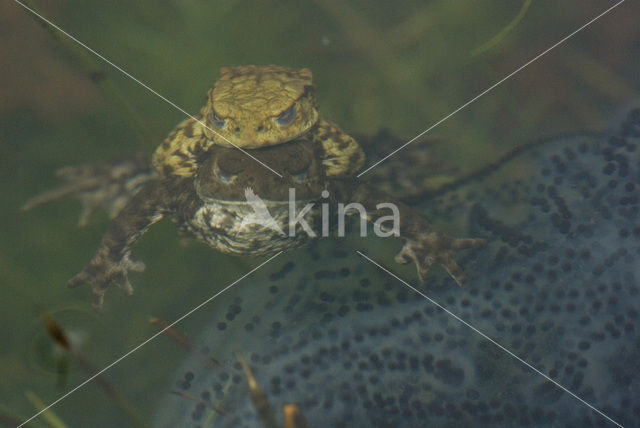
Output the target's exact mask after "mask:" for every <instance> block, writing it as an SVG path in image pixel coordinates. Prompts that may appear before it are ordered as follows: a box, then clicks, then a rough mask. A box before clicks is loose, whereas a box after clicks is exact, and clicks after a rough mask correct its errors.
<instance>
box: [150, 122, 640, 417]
mask: <svg viewBox="0 0 640 428" xmlns="http://www.w3.org/2000/svg"><path fill="white" fill-rule="evenodd" d="M639 146H640V110H634V111H632V112H631V113H629V115H628V116H627V117H626V119H625V120H624V121H623V122H622V124H621V125H620V126H618V127H617V129H616V130H615V131H614V132H613V133H612V134H610V135H588V134H583V135H576V136H573V137H562V138H559V139H556V140H552V141H549V142H547V143H546V144H545V145H543V146H540V147H539V148H537V149H535V150H534V151H532V152H530V153H528V154H526V155H524V156H523V157H522V158H521V159H519V160H517V162H524V165H527V167H528V168H530V171H531V172H530V173H527V174H525V176H524V177H523V178H522V179H521V180H520V181H514V180H513V179H510V178H507V179H504V178H501V177H499V176H498V175H496V176H495V177H492V178H489V179H488V180H485V181H483V182H482V183H480V184H476V185H474V186H471V188H470V189H462V191H463V192H464V193H462V192H460V193H451V194H448V195H445V196H444V197H443V198H441V199H439V200H436V201H428V203H425V206H423V207H420V208H421V209H422V210H424V211H425V212H427V214H428V216H429V217H431V218H442V217H446V218H453V219H456V218H466V220H465V222H466V223H467V224H468V225H469V226H470V229H471V230H470V231H465V233H460V234H463V235H473V236H479V237H484V238H485V239H487V241H488V242H489V245H488V247H487V248H486V249H484V250H479V251H478V250H475V251H469V252H468V253H467V254H466V257H465V258H462V259H461V260H460V265H461V267H462V268H463V269H464V271H465V272H466V273H467V274H468V276H469V277H470V278H472V279H471V280H470V283H469V284H468V286H467V287H466V288H465V289H464V290H460V289H459V288H458V287H457V286H455V285H454V283H453V281H452V280H451V279H450V278H448V277H446V276H445V275H444V274H443V275H440V276H434V277H432V278H431V279H430V280H429V282H427V283H426V284H425V285H424V286H421V285H417V284H414V285H415V286H416V287H418V288H419V289H420V290H421V291H422V292H424V293H425V294H427V295H428V296H430V297H431V298H433V299H434V300H436V301H437V302H439V303H440V304H442V305H443V306H445V307H446V308H448V309H449V310H451V311H452V312H453V313H455V314H457V315H459V316H460V317H461V318H463V319H464V320H466V321H468V322H469V323H470V324H472V325H473V326H475V327H476V328H478V329H479V330H480V331H482V332H484V333H486V334H487V335H488V336H490V337H492V338H493V339H495V340H496V341H498V342H499V343H501V344H502V345H504V346H505V347H506V348H508V349H510V350H511V351H513V352H514V353H515V354H517V355H518V356H520V357H521V358H523V359H524V360H526V361H527V362H529V363H531V364H532V365H533V366H535V367H536V368H537V369H539V370H541V371H542V372H544V373H546V374H548V375H549V376H550V377H551V378H553V379H554V380H556V381H558V382H559V383H560V384H562V385H564V386H565V387H567V388H568V389H569V390H571V391H572V392H574V393H575V394H577V395H578V396H580V397H581V398H583V399H584V400H586V401H587V402H589V403H590V404H592V405H594V406H595V407H597V408H598V409H600V410H602V411H603V412H604V413H606V414H607V415H608V416H610V417H611V418H613V419H615V420H616V421H618V422H619V423H621V424H623V425H628V424H631V423H632V422H633V421H635V420H637V418H638V416H640V406H638V404H637V403H639V402H640V386H639V385H640V375H639V374H638V373H640V371H639V370H638V361H640V334H639V332H638V331H637V327H636V326H635V324H637V322H638V318H639V317H640V300H639V299H640V297H639V295H638V294H639V291H640V281H639V279H640V226H639V225H638V222H637V218H638V210H639V192H638V183H640V154H639V150H640V148H639ZM519 165H523V163H520V164H519ZM427 205H428V206H427ZM367 243H368V242H367ZM367 243H364V242H363V243H361V244H362V245H358V247H359V248H360V247H364V246H365V245H366V244H367ZM395 243H396V241H391V242H389V243H386V242H385V245H393V244H395ZM359 244H360V243H359ZM353 249H355V247H354V248H353ZM363 251H364V252H365V253H367V251H366V250H363ZM277 265H279V266H278V267H276V266H277ZM267 271H269V272H267ZM438 285H440V286H438ZM204 310H206V311H207V312H208V316H209V317H210V323H209V325H208V327H206V328H205V329H204V331H202V333H201V336H200V340H199V341H198V343H199V344H200V345H201V346H203V347H206V348H207V349H206V350H208V351H209V352H210V354H211V355H212V356H213V357H215V358H216V359H218V360H222V361H223V363H224V366H223V367H220V368H216V369H209V368H206V367H204V366H203V365H202V364H201V362H200V361H199V360H197V359H196V358H192V359H189V360H187V361H186V362H185V363H184V364H183V365H182V367H181V368H180V369H179V370H178V373H177V375H176V380H175V381H174V383H173V385H172V387H171V388H172V389H174V390H179V391H184V392H188V393H190V394H192V395H194V396H200V397H202V398H203V399H205V398H206V400H210V401H211V402H213V403H216V404H219V405H221V406H222V407H224V409H225V410H226V411H227V412H229V416H219V417H218V418H217V420H216V424H215V426H234V427H235V426H258V425H259V421H258V419H257V415H256V412H255V409H254V408H253V406H252V404H251V401H250V399H249V391H248V387H247V385H246V379H245V377H244V376H243V373H242V368H241V366H240V364H238V363H237V360H236V359H235V356H234V354H233V352H232V350H233V351H236V352H239V353H240V354H242V355H243V357H244V358H245V359H246V360H247V362H248V364H249V365H250V367H251V370H252V372H253V373H254V375H255V377H256V379H257V380H258V382H259V383H260V385H261V386H262V388H263V389H264V390H265V392H266V394H267V396H268V397H269V400H270V402H271V404H272V405H274V407H278V406H279V405H282V404H284V403H296V404H298V405H299V406H300V408H301V409H302V411H303V412H304V414H305V416H306V417H307V419H308V420H309V422H310V425H311V426H336V427H341V426H344V427H346V426H349V427H352V426H380V427H382V426H394V427H395V426H407V427H412V426H425V425H431V426H496V425H498V426H514V425H518V426H537V425H541V424H547V425H548V424H556V425H574V426H603V425H604V424H606V423H607V421H606V420H605V419H604V418H602V417H601V416H600V415H598V414H597V413H595V412H594V411H592V410H591V409H589V408H588V407H586V406H584V405H583V404H582V403H580V402H579V401H577V400H575V399H574V398H573V397H571V396H570V395H568V394H567V393H565V392H563V391H562V390H561V389H559V388H557V387H556V386H554V385H553V384H551V383H550V382H548V381H546V380H545V379H543V378H542V377H540V376H539V375H537V374H535V373H534V372H532V371H531V370H529V369H528V368H526V367H525V366H523V365H522V364H521V363H519V362H518V361H516V360H514V359H513V358H512V357H510V356H508V355H507V354H505V353H504V352H502V351H501V350H499V349H498V348H496V347H495V346H494V345H492V344H490V343H489V342H487V341H486V340H483V339H482V338H481V337H479V336H478V335H477V334H475V333H474V332H472V331H471V330H469V329H468V328H467V327H465V326H463V325H461V324H460V323H459V322H458V321H456V320H455V319H453V318H451V317H450V316H449V315H448V314H446V313H444V312H443V311H442V310H440V309H438V308H437V307H435V306H433V305H432V304H431V303H429V302H428V301H426V300H425V299H423V298H422V297H420V296H419V295H417V294H416V293H414V292H412V291H411V290H409V289H408V288H406V287H405V286H404V285H403V284H402V283H400V282H398V281H397V280H395V279H394V278H392V277H390V276H388V275H387V274H385V273H383V272H381V271H380V270H378V269H377V268H376V267H375V266H373V265H371V264H368V262H365V261H363V260H362V259H361V258H360V257H358V256H357V255H355V253H354V252H353V251H351V250H350V249H347V248H345V245H344V243H343V242H336V241H333V242H331V241H327V240H324V241H322V242H318V243H316V244H315V245H314V246H312V247H310V248H308V249H305V250H303V251H300V252H298V253H297V254H296V256H295V257H293V256H292V255H283V256H281V260H279V261H278V262H276V263H274V264H272V265H269V266H268V267H266V268H265V269H264V271H262V272H258V274H257V275H256V276H255V277H253V278H252V279H251V280H248V281H247V284H244V286H243V285H240V286H239V287H237V288H234V289H232V290H230V291H229V292H228V294H225V295H222V296H220V298H219V299H218V300H216V301H214V302H213V303H212V305H211V306H209V307H207V308H206V309H204ZM206 400H205V401H206ZM207 412H208V410H207V408H206V406H204V405H203V404H202V403H199V404H196V403H194V402H190V401H187V400H184V399H181V398H180V397H178V396H170V397H168V398H167V399H166V401H165V402H164V403H163V406H162V407H161V410H160V411H159V413H158V415H157V417H156V425H157V426H167V427H169V426H194V427H195V426H207V425H206V421H207Z"/></svg>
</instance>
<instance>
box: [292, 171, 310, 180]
mask: <svg viewBox="0 0 640 428" xmlns="http://www.w3.org/2000/svg"><path fill="white" fill-rule="evenodd" d="M291 178H293V181H296V182H298V183H304V182H305V181H307V180H308V179H309V174H308V173H307V170H306V169H304V170H302V171H299V172H296V173H295V174H291Z"/></svg>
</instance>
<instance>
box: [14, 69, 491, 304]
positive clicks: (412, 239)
mask: <svg viewBox="0 0 640 428" xmlns="http://www.w3.org/2000/svg"><path fill="white" fill-rule="evenodd" d="M248 88H250V89H251V90H253V91H254V97H251V96H249V95H248V94H247V91H248ZM279 90H281V91H282V92H281V93H280V92H278V91H279ZM235 91H237V92H238V93H237V94H236V93H235ZM314 92H315V91H314V89H313V86H312V85H311V73H310V72H309V71H308V70H298V71H295V70H290V69H285V68H282V67H275V66H269V67H255V66H248V67H237V68H229V69H223V71H222V73H221V78H220V80H219V81H218V82H217V83H216V86H215V87H214V88H213V90H212V91H211V92H210V93H209V98H208V99H209V102H208V103H207V105H206V106H205V107H204V108H203V110H202V112H201V113H200V116H199V117H201V118H204V117H207V116H209V117H211V116H212V115H211V114H210V112H211V111H215V114H216V117H215V118H213V119H215V120H222V119H223V118H224V120H227V121H228V122H227V123H233V126H236V127H238V128H240V131H239V132H238V133H237V134H236V133H235V131H233V130H232V129H227V130H226V131H224V130H225V127H226V125H225V127H221V128H220V131H224V132H225V133H226V134H222V135H224V136H225V137H228V138H229V139H230V141H234V142H239V143H241V144H242V147H244V148H246V149H247V150H248V151H250V153H251V155H252V156H253V157H254V158H257V159H258V160H260V161H262V162H265V163H267V164H270V166H271V167H273V168H275V169H276V170H278V171H280V172H281V174H282V178H280V177H278V176H276V175H274V174H273V173H272V171H270V170H268V169H266V168H264V167H262V166H261V165H259V164H258V163H257V162H256V160H255V159H254V158H252V157H248V156H246V154H244V153H242V152H241V151H238V150H237V148H234V147H229V144H224V143H222V142H221V140H220V139H219V137H218V136H216V135H215V134H214V135H212V134H211V133H210V130H208V129H206V128H204V127H203V126H201V125H200V124H199V123H198V122H197V121H193V120H192V119H191V120H187V121H185V122H183V124H181V125H180V126H179V127H178V128H177V129H176V130H175V131H173V132H172V133H171V134H170V135H169V137H168V138H167V140H166V141H165V142H164V143H163V144H162V145H161V146H160V147H159V148H158V150H156V153H155V154H154V157H153V164H152V165H151V164H150V163H147V164H145V163H144V162H142V161H140V157H139V156H138V157H132V158H129V159H122V160H120V161H117V162H114V161H110V162H106V163H104V164H98V165H93V166H81V167H72V168H67V169H66V170H65V171H66V173H65V174H63V178H64V179H66V180H67V183H66V184H65V185H63V186H61V187H60V188H58V189H54V190H53V191H51V192H48V193H45V194H43V195H40V196H37V197H36V198H34V199H33V200H32V201H30V202H27V204H26V205H25V208H30V207H32V206H35V205H39V204H40V203H43V202H48V201H50V200H54V199H58V198H60V197H65V196H78V197H80V199H81V200H82V201H83V204H84V209H85V211H87V212H92V211H93V210H95V209H96V208H98V207H104V208H107V209H109V210H110V211H111V212H112V213H114V214H115V213H117V216H116V217H115V219H114V221H113V222H112V224H111V225H110V227H109V229H108V230H107V232H106V233H105V235H104V237H103V238H102V241H101V242H100V245H99V246H98V250H97V252H96V254H95V256H94V257H93V258H92V260H91V261H90V262H89V263H88V264H87V266H86V267H85V268H84V269H83V270H82V271H81V272H80V273H79V274H78V275H76V276H75V277H74V278H72V279H71V280H70V281H69V286H70V287H76V286H79V285H81V284H84V283H90V284H91V285H92V289H93V304H94V306H95V307H97V308H100V307H102V303H103V299H104V293H105V290H106V289H107V288H108V286H109V285H110V284H111V283H115V284H116V285H118V286H119V287H120V288H121V289H122V290H123V291H125V292H126V293H127V294H131V293H132V292H133V288H132V286H131V284H130V283H129V280H128V272H129V271H141V270H143V269H144V265H143V264H142V263H141V262H135V261H133V260H132V259H131V247H132V246H133V244H134V243H135V242H136V241H137V240H138V239H139V238H140V237H141V236H142V235H143V234H144V233H145V232H146V231H147V230H148V228H149V227H150V226H152V225H153V224H154V223H156V222H158V221H160V220H161V219H162V218H163V217H170V218H171V219H172V220H173V221H174V222H176V223H177V224H178V225H179V226H180V227H181V228H182V229H183V230H184V231H185V232H187V233H189V234H191V235H193V236H194V237H196V238H197V239H200V240H202V241H204V242H206V243H207V244H209V245H211V246H213V247H214V248H217V249H218V250H220V251H225V252H231V253H236V254H237V253H239V252H240V253H241V254H247V255H251V254H268V253H269V252H275V251H278V250H280V249H282V247H281V246H280V247H278V246H277V245H274V246H273V248H272V247H270V245H271V241H270V240H269V239H270V238H269V239H267V240H265V239H264V238H265V237H270V236H274V235H273V231H272V230H271V231H267V230H266V229H267V228H264V227H263V228H262V229H260V227H257V228H256V227H253V228H251V229H250V232H249V234H248V235H247V234H246V233H245V234H244V235H242V233H240V239H241V244H243V245H244V244H246V246H240V247H238V246H235V247H233V248H231V244H229V245H227V244H225V243H227V242H230V240H231V239H232V238H233V236H229V237H228V239H227V237H224V238H223V239H221V240H219V239H217V238H218V237H219V236H224V235H225V233H226V234H228V230H227V228H231V227H232V226H233V227H235V226H237V223H238V221H242V217H241V216H242V215H245V214H244V213H246V212H247V210H246V208H247V205H248V202H247V201H246V199H245V192H244V191H245V189H247V188H251V189H252V190H253V192H254V193H255V194H256V195H258V196H259V197H260V198H261V199H262V200H264V201H267V202H272V203H273V204H272V205H271V206H272V207H273V206H275V207H276V209H277V210H282V209H284V208H283V207H284V206H285V202H286V201H287V200H288V192H289V188H295V189H296V196H297V198H298V199H302V200H303V202H305V203H306V202H313V201H316V202H320V201H321V202H326V200H322V199H321V192H322V190H325V189H326V190H329V192H330V195H331V202H332V203H338V202H342V203H352V202H358V203H360V204H362V205H363V206H364V207H365V208H366V210H367V213H368V217H367V220H369V221H372V222H375V221H376V220H377V219H379V218H380V217H382V216H388V215H389V212H387V211H384V212H381V211H380V210H378V209H377V208H376V205H377V204H378V203H379V202H392V203H394V204H395V205H396V206H397V207H398V209H399V211H400V236H401V237H402V238H404V239H405V241H406V242H405V244H404V246H403V247H402V249H401V251H400V252H399V253H398V256H397V257H396V261H397V262H398V263H408V262H410V261H413V262H414V263H415V264H416V267H417V270H418V275H419V277H420V278H421V279H425V277H426V274H427V271H428V269H429V267H430V266H431V265H432V264H433V263H438V264H441V265H443V266H444V267H445V269H447V271H448V272H449V274H450V275H451V276H452V277H453V278H454V279H455V280H456V281H457V282H458V283H459V284H460V285H462V284H464V282H465V277H464V274H463V273H462V270H461V269H460V267H459V266H458V265H457V264H456V262H455V261H454V259H453V251H455V250H457V249H463V248H476V247H479V246H481V245H482V244H483V241H482V240H479V239H455V238H451V237H448V236H446V235H444V234H442V233H440V232H438V231H435V230H433V228H432V226H431V225H430V224H429V223H428V221H427V220H426V219H424V218H423V217H422V216H421V215H420V214H418V213H417V212H415V211H414V210H412V209H411V208H410V207H408V206H407V205H405V204H402V203H401V202H398V201H394V199H393V198H392V197H390V196H389V195H387V194H385V193H384V192H381V191H378V190H376V189H374V188H372V187H371V186H369V185H368V184H366V183H364V182H361V181H359V180H358V179H357V178H356V177H355V176H354V175H353V174H354V173H355V172H356V171H357V170H358V169H359V168H360V167H361V166H362V165H363V163H364V155H363V154H362V151H361V149H360V147H359V146H358V144H357V143H356V142H355V140H353V139H352V138H351V137H349V136H348V135H346V134H344V133H343V132H342V131H341V130H340V129H339V128H338V127H337V126H335V125H333V124H330V123H328V122H325V121H323V120H322V119H318V118H317V112H316V111H315V94H314ZM293 105H295V106H296V108H295V109H294V110H295V112H296V113H303V116H301V117H297V116H296V117H295V118H291V117H290V116H288V117H287V118H288V119H290V122H289V126H293V128H288V127H287V126H284V127H283V126H279V127H278V126H276V127H271V128H269V127H267V126H266V124H267V123H269V121H273V120H274V118H276V119H277V117H278V116H279V115H281V114H282V112H283V109H284V111H285V112H286V111H287V110H288V109H291V108H292V107H291V106H293ZM214 108H215V110H212V109H214ZM262 108H264V110H261V109H262ZM252 112H253V113H255V114H251V113H252ZM207 120H208V119H207ZM245 122H246V123H247V124H245ZM260 124H263V125H260ZM259 126H264V130H263V131H264V132H265V136H264V139H262V140H259V141H260V143H259V144H258V143H250V142H248V140H246V139H245V138H258V137H257V136H256V135H257V134H254V133H253V132H254V131H255V132H258V131H257V127H259ZM245 127H248V129H253V130H249V131H243V129H244V128H245ZM232 131H233V132H232ZM234 134H236V136H235V137H234V136H233V135H234ZM221 206H222V207H223V208H222V209H221V208H220V207H221ZM229 206H231V207H232V208H228V207H229ZM319 207H320V203H318V204H316V208H318V210H315V211H312V212H311V214H310V215H311V216H318V215H319V213H318V211H319ZM203 210H204V211H203ZM216 210H217V211H216ZM203 212H204V213H205V214H206V215H205V216H204V218H205V219H207V218H211V219H213V218H214V217H213V216H211V217H207V216H210V215H211V213H212V212H214V213H216V214H217V215H218V216H217V217H215V218H221V220H220V221H219V222H218V223H215V224H212V223H211V222H210V221H203V220H202V218H203V216H202V215H200V216H199V214H202V213H203ZM220 213H222V214H223V215H222V217H220V216H219V214H220ZM271 214H272V215H273V214H277V213H273V212H271ZM280 214H282V212H281V211H280ZM239 216H240V217H239ZM274 217H276V216H275V215H274ZM280 217H282V216H280ZM334 224H335V223H334ZM234 230H235V229H234ZM234 233H235V232H234ZM267 233H271V235H265V234H267ZM252 234H253V235H252ZM278 239H280V238H278ZM291 239H296V241H295V242H291V245H290V246H289V247H291V246H296V245H301V244H303V243H304V242H306V240H304V239H300V240H297V238H291ZM254 241H255V242H262V244H261V245H263V244H264V243H266V248H265V245H263V246H262V247H259V246H258V247H257V246H255V245H252V243H253V242H254ZM238 248H240V250H238Z"/></svg>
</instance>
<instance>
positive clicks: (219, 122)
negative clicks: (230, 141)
mask: <svg viewBox="0 0 640 428" xmlns="http://www.w3.org/2000/svg"><path fill="white" fill-rule="evenodd" d="M209 122H211V124H212V125H213V126H215V127H216V128H218V129H222V128H224V126H225V125H226V124H227V120H226V119H221V118H219V117H218V115H217V114H216V112H215V111H212V112H211V113H209Z"/></svg>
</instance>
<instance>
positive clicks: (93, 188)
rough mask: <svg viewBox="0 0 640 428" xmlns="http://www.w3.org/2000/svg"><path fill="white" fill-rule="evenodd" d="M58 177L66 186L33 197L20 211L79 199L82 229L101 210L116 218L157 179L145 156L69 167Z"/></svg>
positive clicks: (57, 173) (58, 173) (59, 172)
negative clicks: (146, 184)
mask: <svg viewBox="0 0 640 428" xmlns="http://www.w3.org/2000/svg"><path fill="white" fill-rule="evenodd" d="M56 175H57V176H58V177H60V178H61V179H63V180H64V183H63V184H61V185H60V186H58V187H56V188H54V189H51V190H48V191H46V192H44V193H41V194H39V195H37V196H35V197H33V198H32V199H30V200H29V201H27V202H26V203H25V204H24V205H23V206H22V207H21V208H22V209H23V210H29V209H31V208H35V207H37V206H39V205H43V204H46V203H49V202H53V201H56V200H58V199H63V198H66V197H76V198H78V199H80V201H81V202H82V211H81V213H80V219H79V220H78V225H79V226H85V225H86V224H87V223H88V221H89V218H90V217H91V215H93V213H95V212H96V211H97V210H99V209H105V210H106V211H107V212H108V213H109V216H110V217H111V218H114V217H115V216H116V215H118V213H119V212H120V211H121V210H122V209H123V208H124V206H125V205H126V204H127V202H129V201H130V200H131V198H133V196H134V195H135V194H136V193H137V192H138V191H139V190H140V189H141V188H142V186H143V185H144V184H145V183H147V182H148V181H150V180H153V179H154V178H155V174H154V172H153V170H152V168H151V162H150V161H149V157H148V155H146V154H137V155H132V156H127V157H122V158H117V159H112V160H108V161H106V162H99V163H95V164H90V165H79V166H70V167H66V168H62V169H60V170H58V171H57V172H56Z"/></svg>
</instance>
